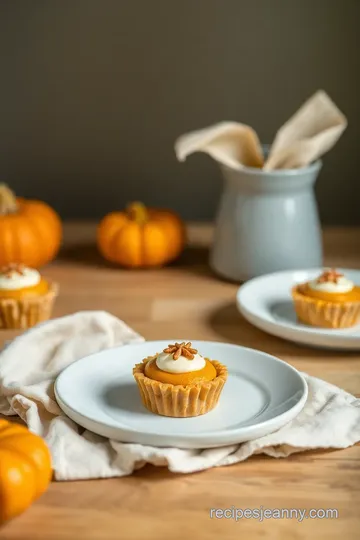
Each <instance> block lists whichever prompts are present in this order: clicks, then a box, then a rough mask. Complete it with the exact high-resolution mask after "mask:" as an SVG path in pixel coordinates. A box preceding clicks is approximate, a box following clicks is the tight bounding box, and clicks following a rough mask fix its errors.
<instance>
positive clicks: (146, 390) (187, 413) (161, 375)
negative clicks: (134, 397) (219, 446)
mask: <svg viewBox="0 0 360 540" xmlns="http://www.w3.org/2000/svg"><path fill="white" fill-rule="evenodd" d="M133 374H134V377H135V380H136V383H137V385H138V387H139V391H140V395H141V399H142V402H143V404H144V405H145V407H146V408H147V409H148V410H149V411H151V412H153V413H155V414H160V415H161V416H170V417H173V418H188V417H191V416H200V415H202V414H205V413H207V412H209V411H211V410H212V409H214V407H215V406H216V405H217V403H218V401H219V397H220V394H221V391H222V389H223V387H224V384H225V382H226V379H227V368H226V367H225V366H224V365H223V364H220V362H218V361H217V360H210V359H209V358H204V357H203V356H201V355H200V354H199V353H198V351H197V350H196V349H194V348H193V347H192V346H191V343H190V342H187V343H185V342H182V343H174V344H170V345H169V346H168V347H166V348H165V349H164V350H163V351H162V352H160V353H157V354H155V355H154V356H149V357H147V358H145V359H144V360H143V361H142V363H140V364H136V366H135V367H134V369H133Z"/></svg>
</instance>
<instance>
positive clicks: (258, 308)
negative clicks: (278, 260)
mask: <svg viewBox="0 0 360 540" xmlns="http://www.w3.org/2000/svg"><path fill="white" fill-rule="evenodd" d="M339 270H340V272H343V273H344V274H346V277H348V278H349V279H351V280H352V281H353V282H354V283H355V284H356V285H358V286H360V271H358V270H349V269H345V268H343V269H339ZM322 271H323V269H322V268H318V269H311V270H298V271H287V272H276V273H274V274H268V275H266V276H261V277H258V278H255V279H252V280H250V281H248V282H247V283H245V284H244V285H242V286H241V287H240V288H239V290H238V292H237V305H238V308H239V310H240V312H241V313H242V314H243V315H244V317H245V319H247V320H248V321H249V322H251V323H252V324H253V325H254V326H257V327H258V328H260V329H261V330H265V332H268V333H269V334H273V335H274V336H278V337H281V338H284V339H287V340H290V341H294V342H296V343H300V344H305V345H310V346H313V347H322V348H329V349H347V350H358V349H360V326H359V325H358V326H356V327H354V328H346V329H343V330H332V329H328V328H316V327H313V326H307V325H306V324H303V323H301V322H298V321H297V317H296V314H295V311H294V308H293V303H292V299H291V288H292V287H293V286H294V285H295V284H297V283H303V282H305V281H309V280H310V279H314V278H315V277H317V276H318V275H319V274H321V272H322Z"/></svg>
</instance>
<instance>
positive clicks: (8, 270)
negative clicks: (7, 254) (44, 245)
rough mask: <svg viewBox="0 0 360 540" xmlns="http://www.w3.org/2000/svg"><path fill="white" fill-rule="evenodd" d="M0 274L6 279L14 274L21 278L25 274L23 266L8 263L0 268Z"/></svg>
mask: <svg viewBox="0 0 360 540" xmlns="http://www.w3.org/2000/svg"><path fill="white" fill-rule="evenodd" d="M0 273H1V274H3V275H4V276H5V277H6V278H10V277H11V276H12V275H13V274H14V273H16V274H19V275H20V276H23V275H24V273H25V265H24V264H17V263H10V264H7V265H6V266H3V267H2V268H0Z"/></svg>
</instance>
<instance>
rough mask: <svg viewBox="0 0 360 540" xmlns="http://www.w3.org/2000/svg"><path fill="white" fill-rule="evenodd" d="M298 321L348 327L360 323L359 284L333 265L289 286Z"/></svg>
mask: <svg viewBox="0 0 360 540" xmlns="http://www.w3.org/2000/svg"><path fill="white" fill-rule="evenodd" d="M292 297H293V300H294V306H295V311H296V314H297V316H298V319H299V320H300V321H301V322H304V323H306V324H310V325H312V326H318V327H322V328H349V327H352V326H355V325H356V324H358V323H360V287H356V286H355V285H354V283H353V282H352V281H350V280H349V279H347V278H346V277H345V276H344V274H341V273H340V272H337V271H336V270H335V269H330V270H325V271H324V272H323V273H322V274H321V275H320V276H319V277H318V278H316V279H314V280H312V281H308V282H306V283H301V284H299V285H296V286H295V287H293V289H292Z"/></svg>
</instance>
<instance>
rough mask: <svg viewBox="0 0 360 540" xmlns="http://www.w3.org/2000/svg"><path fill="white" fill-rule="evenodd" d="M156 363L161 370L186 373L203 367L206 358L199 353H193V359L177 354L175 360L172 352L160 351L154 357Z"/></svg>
mask: <svg viewBox="0 0 360 540" xmlns="http://www.w3.org/2000/svg"><path fill="white" fill-rule="evenodd" d="M156 365H157V367H158V368H159V369H161V371H167V372H168V373H188V372H189V371H199V369H203V368H204V367H205V365H206V360H205V358H203V357H202V356H201V355H200V354H194V358H193V360H188V359H187V358H186V357H185V356H179V358H178V359H177V360H174V358H173V355H172V354H169V353H165V352H162V353H160V354H158V356H157V357H156Z"/></svg>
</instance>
